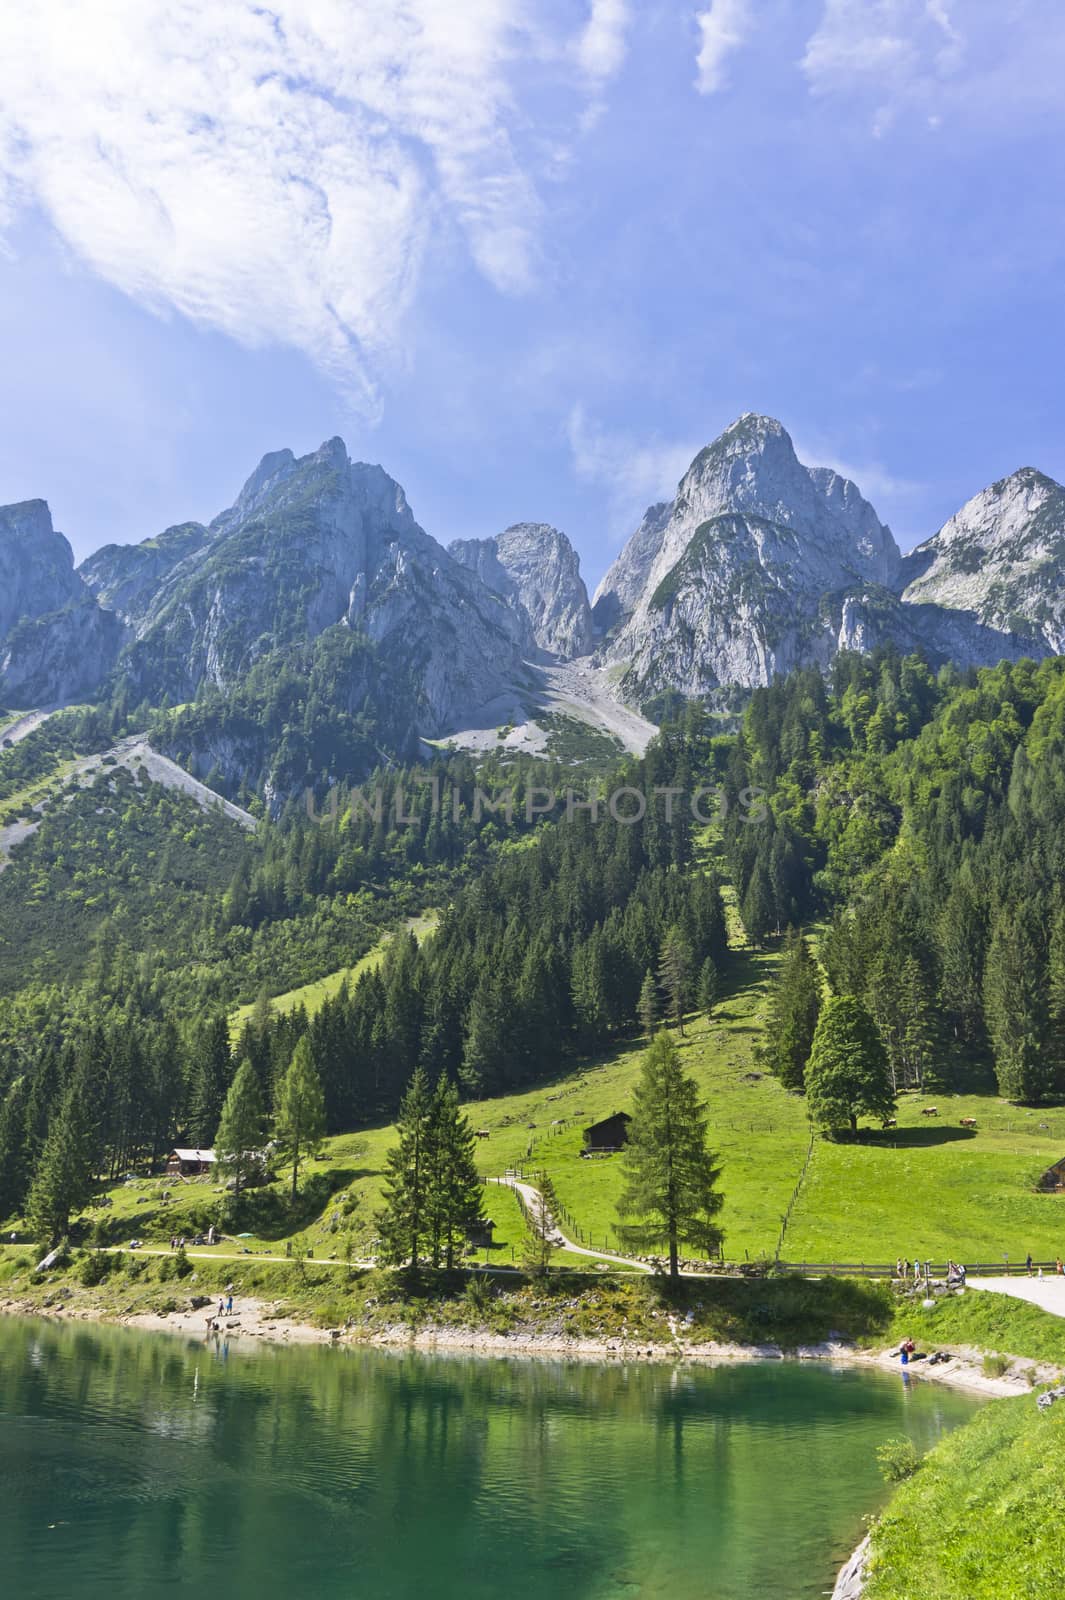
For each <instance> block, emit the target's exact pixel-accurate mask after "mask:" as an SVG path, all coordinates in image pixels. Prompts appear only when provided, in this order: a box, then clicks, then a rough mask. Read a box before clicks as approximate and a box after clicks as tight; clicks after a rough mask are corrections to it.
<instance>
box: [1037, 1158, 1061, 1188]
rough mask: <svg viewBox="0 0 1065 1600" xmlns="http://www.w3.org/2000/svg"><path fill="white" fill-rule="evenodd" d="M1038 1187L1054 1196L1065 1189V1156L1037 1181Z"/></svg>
mask: <svg viewBox="0 0 1065 1600" xmlns="http://www.w3.org/2000/svg"><path fill="white" fill-rule="evenodd" d="M1038 1187H1039V1188H1040V1189H1043V1190H1045V1191H1046V1192H1047V1193H1048V1194H1056V1193H1057V1192H1058V1191H1059V1190H1061V1189H1065V1156H1062V1158H1061V1160H1060V1161H1055V1163H1054V1165H1053V1166H1052V1167H1048V1168H1047V1170H1046V1171H1045V1172H1044V1173H1043V1176H1042V1177H1041V1178H1040V1180H1039V1184H1038Z"/></svg>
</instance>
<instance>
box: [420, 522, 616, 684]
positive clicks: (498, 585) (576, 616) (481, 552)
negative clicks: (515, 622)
mask: <svg viewBox="0 0 1065 1600" xmlns="http://www.w3.org/2000/svg"><path fill="white" fill-rule="evenodd" d="M448 554H449V555H451V556H453V557H454V558H455V560H456V561H459V562H461V563H462V565H463V566H465V567H468V568H469V569H470V570H471V571H472V572H476V574H477V576H478V577H479V578H480V580H481V582H482V583H484V584H486V585H487V587H488V588H490V589H492V590H493V591H494V592H495V593H496V594H498V595H501V596H502V597H503V598H504V599H505V600H506V601H507V602H508V604H509V605H510V606H511V607H512V608H513V609H514V610H515V611H517V612H519V613H521V614H524V616H525V617H526V618H527V619H528V625H529V629H530V632H531V635H532V638H533V639H534V641H535V643H536V644H537V645H538V646H539V648H540V649H541V650H545V651H547V652H548V653H549V654H550V655H553V656H558V657H559V658H560V659H561V660H563V661H569V660H572V659H573V657H574V656H582V655H587V653H588V652H589V651H590V650H591V648H592V644H593V641H594V638H595V627H594V624H593V622H592V612H591V607H590V606H589V604H588V591H587V589H586V588H585V587H584V579H583V578H582V577H581V568H580V559H579V557H578V555H577V552H576V551H575V550H574V548H573V546H572V545H571V544H570V542H569V540H568V539H567V537H566V535H565V534H564V533H560V532H559V530H558V529H557V528H552V527H550V526H549V524H547V523H546V522H516V523H514V525H513V526H512V527H509V528H507V529H506V530H505V532H503V533H501V534H499V535H498V536H497V537H496V538H494V539H456V540H455V541H454V542H453V543H452V544H450V545H449V546H448Z"/></svg>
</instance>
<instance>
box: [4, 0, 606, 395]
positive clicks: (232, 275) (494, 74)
mask: <svg viewBox="0 0 1065 1600" xmlns="http://www.w3.org/2000/svg"><path fill="white" fill-rule="evenodd" d="M524 4H525V0H462V3H461V4H455V3H453V0H358V3H357V4H352V3H351V0H272V4H271V6H270V7H269V9H268V8H267V7H265V6H263V5H261V4H258V3H256V0H7V3H6V5H4V6H2V7H0V225H2V224H3V223H4V222H5V221H7V222H10V221H11V219H12V218H13V217H14V216H15V215H17V213H18V211H19V210H20V209H21V208H22V207H32V206H36V207H39V208H40V209H41V210H42V211H43V212H44V213H45V214H46V215H47V216H48V217H49V218H50V220H51V222H52V224H53V225H54V226H55V228H56V229H57V231H58V233H59V234H60V235H61V237H62V238H63V239H64V240H65V241H66V243H67V244H68V246H69V247H70V248H71V250H72V251H73V252H74V254H75V255H76V256H77V257H79V258H80V259H81V260H82V261H84V262H86V263H88V264H89V266H90V267H91V268H92V269H93V270H94V271H96V272H97V273H98V274H99V275H100V276H101V277H103V278H105V279H106V280H107V281H109V282H110V283H112V284H115V285H116V286H117V287H118V288H119V289H121V290H123V291H124V292H125V293H126V294H128V295H130V296H131V297H133V298H134V299H136V300H137V301H139V302H140V303H142V304H144V305H147V306H149V307H151V308H153V309H154V310H157V311H160V312H166V311H170V310H176V311H178V312H180V313H181V314H183V315H185V316H187V317H189V318H191V319H192V320H193V321H195V322H197V323H199V324H200V325H202V326H205V327H210V328H216V329H221V330H223V331H224V332H225V333H227V334H229V335H231V336H233V337H234V338H236V339H239V340H241V341H243V342H245V343H247V344H250V345H256V344H262V343H268V342H282V343H287V344H290V345H294V346H296V347H298V348H299V349H301V350H303V351H305V352H307V353H308V354H309V355H310V356H311V357H312V359H314V360H315V361H316V362H317V363H319V364H320V365H321V366H323V367H324V368H326V369H329V370H331V371H333V372H334V373H335V374H337V375H338V376H340V377H341V378H342V379H344V381H347V382H350V383H353V384H354V385H355V386H356V387H359V386H361V387H362V389H363V391H364V394H365V397H366V400H367V403H368V404H371V405H372V403H373V399H372V389H373V371H374V367H375V364H376V361H377V359H378V358H379V357H380V355H381V353H382V352H383V351H384V350H386V349H387V348H388V347H389V346H390V345H391V344H392V342H393V341H394V339H395V338H396V332H397V328H398V326H399V325H400V324H401V322H402V318H403V315H404V312H405V310H406V309H407V307H408V305H409V303H410V301H411V298H412V296H413V293H414V290H415V287H416V284H417V281H418V277H419V270H420V266H421V263H422V260H423V257H424V254H425V251H426V248H427V245H428V241H429V239H430V237H431V236H432V235H433V233H434V230H448V229H456V230H458V232H459V234H460V235H461V236H462V237H464V238H465V240H466V242H467V245H468V248H469V251H470V253H471V255H472V258H473V260H474V262H475V263H476V265H477V267H478V268H479V270H480V271H481V273H483V275H484V276H485V277H486V278H487V279H488V280H489V281H490V282H491V283H492V284H494V285H495V286H496V287H497V288H498V289H500V290H501V291H503V292H508V293H509V292H521V291H523V290H525V289H527V288H528V287H529V286H530V285H531V284H532V283H533V282H534V281H535V279H536V272H537V242H536V236H537V228H538V223H539V202H538V199H537V194H536V189H535V184H534V182H533V181H532V178H531V177H530V175H529V174H528V173H527V172H526V171H525V170H524V168H523V165H522V163H521V161H520V160H519V158H518V156H517V155H516V152H515V147H514V143H513V140H512V134H511V129H512V127H513V125H514V124H515V122H516V117H517V112H516V108H515V106H514V92H513V85H512V81H511V79H512V77H513V73H514V64H515V61H516V59H517V56H518V54H519V44H520V41H521V38H522V32H521V30H522V28H523V27H524ZM623 9H624V8H623V7H620V6H619V5H618V4H617V3H616V0H615V4H613V5H610V4H604V3H603V0H599V3H598V4H597V5H596V6H595V7H594V8H593V18H592V21H591V22H590V23H589V25H588V30H586V38H587V40H588V42H587V53H588V62H589V64H590V66H591V64H596V63H597V64H598V70H599V71H600V74H601V73H602V71H604V70H605V69H606V67H607V65H608V64H609V62H610V61H611V60H612V59H616V56H617V52H618V51H619V50H620V49H621V48H622V45H621V42H620V27H621V22H620V21H619V16H618V13H619V12H620V11H623ZM596 14H598V15H596ZM589 30H592V31H591V32H589Z"/></svg>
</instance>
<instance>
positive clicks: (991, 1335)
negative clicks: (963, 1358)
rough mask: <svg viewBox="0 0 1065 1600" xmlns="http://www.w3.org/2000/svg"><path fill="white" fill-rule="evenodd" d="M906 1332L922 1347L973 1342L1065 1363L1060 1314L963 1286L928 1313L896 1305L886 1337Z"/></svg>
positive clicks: (1063, 1325)
mask: <svg viewBox="0 0 1065 1600" xmlns="http://www.w3.org/2000/svg"><path fill="white" fill-rule="evenodd" d="M906 1334H909V1335H910V1336H911V1337H912V1338H913V1339H914V1341H915V1342H916V1343H917V1344H918V1345H919V1347H920V1348H921V1349H922V1350H925V1351H929V1350H933V1349H935V1348H937V1347H938V1346H941V1345H974V1346H976V1347H977V1348H978V1349H980V1350H986V1351H999V1352H1001V1353H1002V1354H1003V1355H1012V1356H1022V1357H1025V1358H1027V1359H1028V1360H1029V1361H1053V1362H1057V1363H1059V1364H1060V1365H1062V1366H1065V1318H1063V1317H1055V1316H1052V1315H1051V1313H1050V1312H1049V1311H1041V1310H1040V1309H1039V1307H1038V1306H1033V1305H1029V1303H1028V1302H1027V1301H1026V1300H1014V1299H1012V1298H1011V1297H1010V1296H1009V1295H1006V1294H992V1293H991V1292H990V1291H989V1290H984V1289H968V1290H966V1292H965V1293H964V1294H961V1295H951V1296H949V1297H948V1298H944V1299H941V1300H937V1301H936V1304H935V1306H934V1307H932V1309H930V1310H928V1311H925V1310H924V1309H923V1307H922V1306H921V1305H920V1304H919V1303H917V1304H914V1303H904V1304H898V1303H897V1304H896V1310H895V1315H894V1319H893V1321H892V1325H891V1330H890V1334H889V1340H891V1341H893V1340H895V1339H898V1340H901V1339H902V1338H903V1337H904V1336H905V1335H906Z"/></svg>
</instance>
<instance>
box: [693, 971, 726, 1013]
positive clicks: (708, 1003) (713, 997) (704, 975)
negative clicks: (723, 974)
mask: <svg viewBox="0 0 1065 1600" xmlns="http://www.w3.org/2000/svg"><path fill="white" fill-rule="evenodd" d="M720 990H721V981H720V979H719V978H718V975H717V967H716V966H715V965H714V958H713V956H707V958H706V960H705V961H704V962H703V964H702V966H701V967H700V969H699V994H698V1000H699V1010H700V1011H701V1012H702V1013H703V1015H704V1016H706V1017H709V1016H711V1015H712V1013H713V1010H714V1007H715V1006H716V1005H717V999H718V995H719V993H720Z"/></svg>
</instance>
